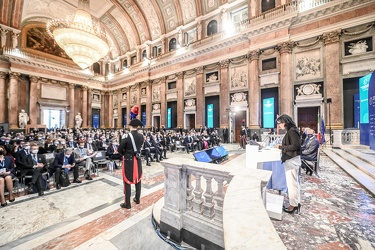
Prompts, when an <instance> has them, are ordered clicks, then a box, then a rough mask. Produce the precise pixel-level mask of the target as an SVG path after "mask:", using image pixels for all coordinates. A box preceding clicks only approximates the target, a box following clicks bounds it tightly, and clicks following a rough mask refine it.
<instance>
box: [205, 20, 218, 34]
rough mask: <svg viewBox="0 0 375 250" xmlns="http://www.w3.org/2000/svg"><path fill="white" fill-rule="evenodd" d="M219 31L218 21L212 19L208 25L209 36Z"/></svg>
mask: <svg viewBox="0 0 375 250" xmlns="http://www.w3.org/2000/svg"><path fill="white" fill-rule="evenodd" d="M216 33H217V21H216V20H212V21H211V22H209V23H208V25H207V36H211V35H213V34H216Z"/></svg>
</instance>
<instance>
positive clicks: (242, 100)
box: [230, 92, 247, 105]
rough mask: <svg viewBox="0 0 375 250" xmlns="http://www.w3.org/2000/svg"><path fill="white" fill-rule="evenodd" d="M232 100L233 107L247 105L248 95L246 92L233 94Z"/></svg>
mask: <svg viewBox="0 0 375 250" xmlns="http://www.w3.org/2000/svg"><path fill="white" fill-rule="evenodd" d="M230 98H231V105H233V104H235V105H247V94H246V93H244V92H238V93H233V94H231V95H230Z"/></svg>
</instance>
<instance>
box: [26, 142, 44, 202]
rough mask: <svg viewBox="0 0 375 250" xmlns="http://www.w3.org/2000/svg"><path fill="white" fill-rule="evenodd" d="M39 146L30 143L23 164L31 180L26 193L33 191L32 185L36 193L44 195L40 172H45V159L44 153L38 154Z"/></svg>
mask: <svg viewBox="0 0 375 250" xmlns="http://www.w3.org/2000/svg"><path fill="white" fill-rule="evenodd" d="M38 151H39V146H38V145H37V144H36V143H30V154H28V155H27V156H26V158H25V162H24V164H23V167H24V170H25V171H27V172H26V175H31V176H32V178H31V182H30V183H29V187H28V189H27V191H28V193H33V192H34V187H36V189H37V190H38V195H39V196H42V195H44V192H43V191H44V188H43V186H42V178H43V177H42V173H45V172H47V168H46V166H47V161H46V158H45V157H44V155H42V154H38Z"/></svg>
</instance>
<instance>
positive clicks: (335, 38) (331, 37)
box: [323, 29, 342, 45]
mask: <svg viewBox="0 0 375 250" xmlns="http://www.w3.org/2000/svg"><path fill="white" fill-rule="evenodd" d="M341 33H342V31H341V29H337V30H334V31H331V32H326V33H323V40H324V44H325V45H327V44H330V43H337V42H339V41H340V35H341Z"/></svg>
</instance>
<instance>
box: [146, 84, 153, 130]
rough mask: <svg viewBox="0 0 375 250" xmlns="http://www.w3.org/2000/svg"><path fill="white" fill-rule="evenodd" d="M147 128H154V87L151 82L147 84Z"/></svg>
mask: <svg viewBox="0 0 375 250" xmlns="http://www.w3.org/2000/svg"><path fill="white" fill-rule="evenodd" d="M146 100H147V102H146V124H145V125H146V127H147V128H151V126H152V85H151V81H148V82H147V84H146Z"/></svg>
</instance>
